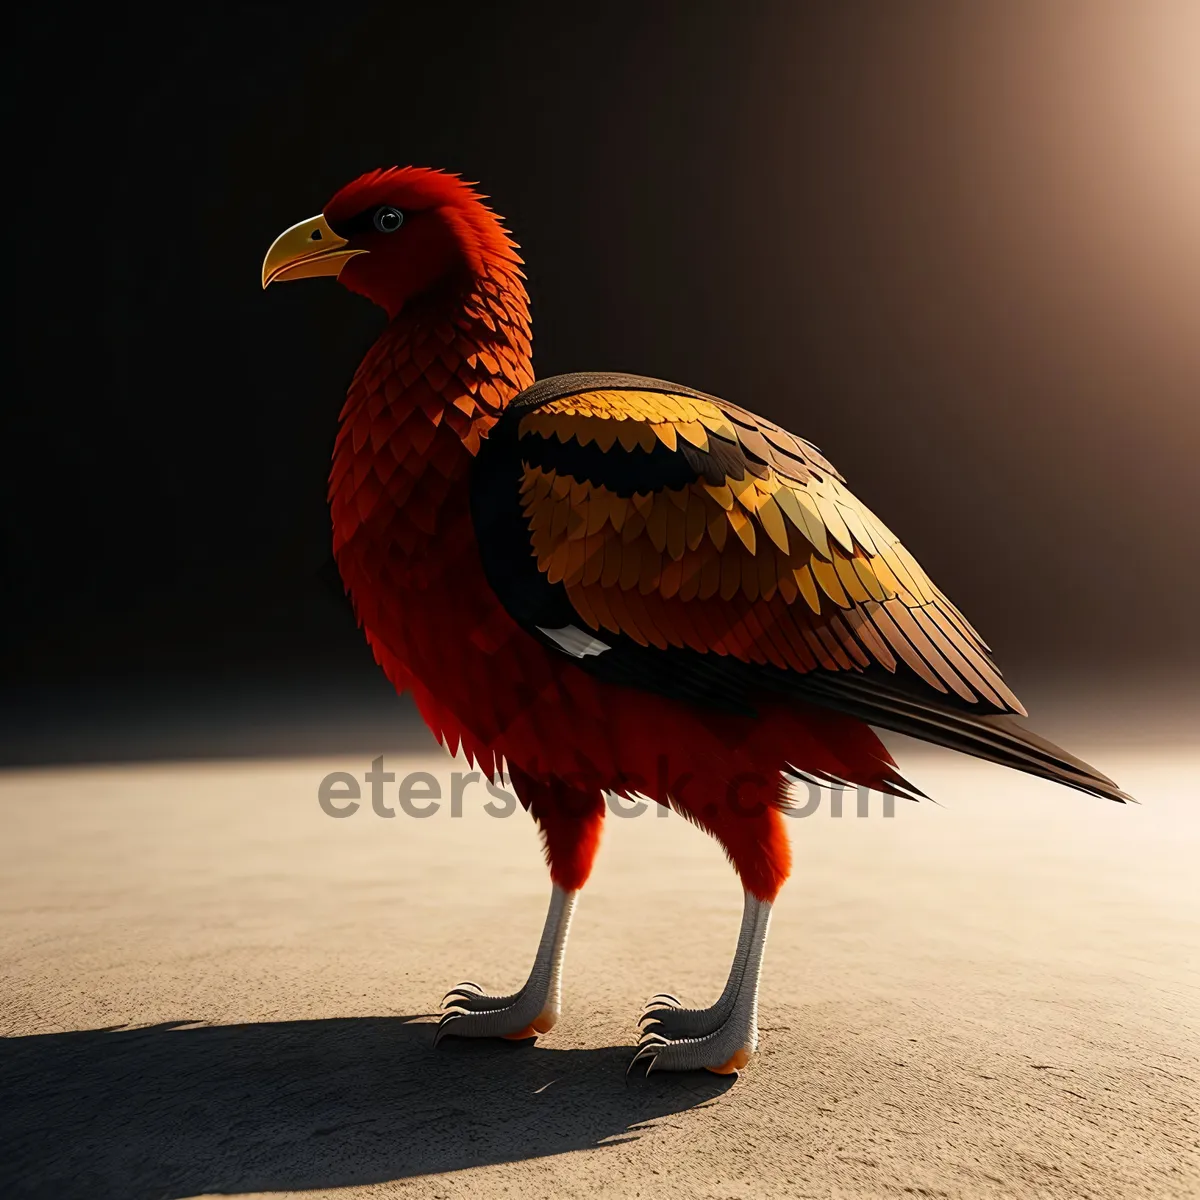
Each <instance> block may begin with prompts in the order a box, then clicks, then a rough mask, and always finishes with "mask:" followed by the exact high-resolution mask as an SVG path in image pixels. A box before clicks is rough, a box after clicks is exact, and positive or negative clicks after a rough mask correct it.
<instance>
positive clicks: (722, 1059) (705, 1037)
mask: <svg viewBox="0 0 1200 1200" xmlns="http://www.w3.org/2000/svg"><path fill="white" fill-rule="evenodd" d="M654 999H655V1000H656V1001H657V1000H659V999H661V997H657V996H656V997H655V998H654ZM720 1008H724V1009H725V1011H724V1013H723V1014H722V1013H721V1012H720V1011H719V1010H720ZM647 1011H648V1013H650V1014H653V1015H654V1022H653V1026H647V1028H646V1029H645V1031H644V1032H643V1033H642V1037H641V1040H640V1041H639V1043H638V1051H637V1053H636V1054H635V1055H634V1056H633V1060H632V1061H631V1062H630V1064H629V1070H632V1069H633V1066H634V1063H638V1062H644V1063H645V1064H646V1074H647V1075H649V1074H650V1072H651V1071H696V1070H700V1069H701V1068H703V1069H704V1070H706V1071H712V1072H714V1073H715V1074H717V1075H733V1074H736V1073H737V1072H738V1071H740V1070H741V1069H742V1068H743V1067H744V1066H745V1065H746V1064H747V1063H748V1062H749V1061H750V1058H751V1056H752V1055H753V1054H754V1051H755V1049H756V1048H757V1045H758V1031H757V1028H756V1021H755V1019H754V1016H753V1015H752V1014H750V1013H746V1012H744V1011H742V1010H741V1009H740V1008H739V1006H738V1005H731V1006H728V1007H726V1006H720V1005H717V1004H714V1005H713V1007H712V1008H700V1009H695V1008H667V1009H666V1010H665V1011H664V1009H663V1007H662V1006H655V1007H653V1008H650V1009H648V1010H647ZM689 1029H695V1030H697V1032H696V1033H690V1034H689V1033H687V1032H685V1031H686V1030H689ZM627 1073H628V1072H627Z"/></svg>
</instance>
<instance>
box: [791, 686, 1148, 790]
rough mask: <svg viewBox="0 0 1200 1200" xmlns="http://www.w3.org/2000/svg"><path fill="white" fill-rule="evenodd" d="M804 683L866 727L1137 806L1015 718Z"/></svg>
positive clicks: (902, 693) (899, 693) (896, 694)
mask: <svg viewBox="0 0 1200 1200" xmlns="http://www.w3.org/2000/svg"><path fill="white" fill-rule="evenodd" d="M814 674H815V673H814ZM804 683H805V684H807V685H808V688H806V690H808V691H809V692H810V694H811V695H812V698H813V699H814V700H817V702H818V703H821V704H824V705H825V706H827V707H829V708H834V709H837V710H839V711H841V712H845V713H848V714H850V715H851V716H855V717H858V718H859V719H860V720H862V721H866V722H867V724H869V725H875V726H878V727H879V728H881V729H890V730H892V731H893V732H894V733H903V734H907V735H908V736H909V737H914V738H919V739H920V740H921V741H923V742H930V743H932V744H934V745H936V746H947V747H949V749H951V750H958V751H960V752H962V753H963V754H970V755H972V756H973V757H974V758H982V759H985V760H986V761H988V762H994V763H999V764H1000V765H1001V766H1005V767H1012V768H1014V769H1015V770H1018V771H1024V772H1025V773H1026V774H1028V775H1037V776H1040V777H1041V778H1042V779H1051V780H1053V781H1054V782H1055V783H1062V784H1065V785H1066V786H1067V787H1072V788H1076V789H1077V790H1079V791H1081V792H1087V793H1088V794H1090V795H1093V796H1103V797H1105V798H1106V799H1108V800H1115V801H1117V802H1118V803H1119V804H1125V803H1127V802H1130V803H1134V804H1136V803H1137V801H1136V800H1134V798H1133V797H1132V796H1130V795H1128V794H1127V793H1126V792H1123V791H1121V789H1120V788H1119V787H1117V785H1116V784H1115V783H1114V782H1113V781H1112V780H1111V779H1109V778H1108V776H1107V775H1102V774H1101V773H1100V772H1099V771H1097V770H1096V768H1095V767H1093V766H1091V765H1090V764H1088V763H1086V762H1084V761H1083V760H1082V759H1079V758H1076V757H1075V756H1074V755H1073V754H1071V753H1069V752H1068V751H1066V750H1064V749H1063V748H1062V747H1061V746H1056V745H1055V744H1054V743H1053V742H1050V741H1047V740H1046V739H1045V738H1043V737H1040V736H1039V735H1038V734H1036V733H1034V732H1033V731H1032V730H1029V729H1026V728H1025V727H1024V726H1023V725H1021V724H1020V722H1019V720H1018V719H1017V718H1016V717H1013V716H1007V715H1003V714H983V713H975V712H971V711H969V710H966V709H965V708H959V707H951V706H949V705H942V704H938V703H935V702H933V701H930V700H927V699H925V698H924V697H923V696H919V695H914V694H912V693H910V692H908V691H907V690H900V689H898V688H896V689H893V688H889V687H886V686H884V687H881V686H880V683H879V681H878V680H872V681H871V682H869V683H868V682H867V681H865V680H863V681H861V682H859V681H857V680H855V679H854V678H853V677H843V678H840V679H839V680H838V687H837V689H836V690H835V689H832V688H830V689H829V690H828V691H826V690H825V689H824V688H821V687H820V683H819V681H818V680H815V679H813V677H812V676H811V675H810V676H805V677H804ZM856 683H857V684H858V686H856ZM814 685H815V686H814ZM797 690H799V689H797ZM813 693H816V694H813Z"/></svg>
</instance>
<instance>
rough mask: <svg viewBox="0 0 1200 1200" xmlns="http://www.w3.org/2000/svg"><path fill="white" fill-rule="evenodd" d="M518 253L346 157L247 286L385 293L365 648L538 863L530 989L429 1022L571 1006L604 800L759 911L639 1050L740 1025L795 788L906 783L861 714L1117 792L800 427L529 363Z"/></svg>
mask: <svg viewBox="0 0 1200 1200" xmlns="http://www.w3.org/2000/svg"><path fill="white" fill-rule="evenodd" d="M520 266H521V259H520V257H519V256H518V253H517V246H516V244H515V243H514V242H513V240H512V239H511V238H510V237H509V235H508V233H507V232H506V231H505V229H504V228H503V226H502V225H501V223H500V221H499V219H498V218H497V217H496V215H495V214H494V213H493V212H492V211H491V210H490V209H489V208H488V207H487V206H486V205H485V204H484V202H483V198H482V197H481V196H480V195H479V194H478V193H476V192H475V191H474V190H473V189H472V187H471V186H470V185H468V184H467V183H465V182H463V181H462V180H460V179H459V178H457V177H456V176H453V175H449V174H445V173H442V172H439V171H433V170H427V169H423V168H417V167H407V168H392V169H390V170H386V171H373V172H371V173H370V174H367V175H363V176H362V177H361V178H359V179H356V180H355V181H354V182H353V183H350V184H348V185H347V186H346V187H344V188H342V190H341V191H339V192H338V193H337V195H335V196H334V197H333V199H332V200H330V202H329V203H328V204H327V205H326V207H325V210H324V213H323V214H321V215H319V216H316V217H313V218H311V219H310V220H307V221H301V222H300V223H299V224H298V225H293V226H292V227H291V228H290V229H288V230H287V231H286V232H284V233H283V234H281V235H280V236H279V237H278V238H277V239H276V241H275V242H274V244H273V245H272V246H271V248H270V250H269V251H268V252H267V256H266V260H265V262H264V263H263V275H262V279H263V286H264V287H266V286H267V285H268V284H270V283H272V282H275V281H278V280H286V279H304V278H308V277H311V276H318V275H332V276H336V277H337V278H338V279H339V280H340V281H341V283H342V284H344V285H345V286H346V287H347V288H349V289H350V290H351V291H354V292H358V293H360V294H362V295H364V296H366V297H367V298H368V299H370V300H372V301H374V302H375V303H376V304H378V305H379V306H380V307H381V308H383V309H384V310H385V311H386V312H387V316H388V324H387V328H386V329H385V330H384V331H383V333H382V335H381V336H380V337H379V340H378V341H377V342H376V343H375V344H374V346H372V348H371V349H370V351H369V352H368V353H367V356H366V358H365V359H364V360H363V362H362V364H361V365H360V366H359V368H358V372H357V373H356V375H355V376H354V380H353V382H352V383H351V385H350V391H349V395H348V397H347V400H346V403H345V406H344V407H343V409H342V414H341V428H340V430H339V433H338V437H337V442H336V446H335V448H334V454H333V469H332V473H331V475H330V484H329V500H330V505H331V508H332V516H333V550H334V556H335V558H336V560H337V564H338V568H339V570H340V572H341V576H342V579H343V581H344V582H345V586H346V588H347V590H348V592H349V594H350V597H351V599H352V601H353V604H354V609H355V612H356V613H357V616H358V620H359V623H360V624H361V625H362V627H363V630H364V631H365V633H366V636H367V641H368V642H369V643H370V646H371V649H372V650H373V651H374V654H375V658H376V661H377V662H378V663H379V665H380V666H381V667H382V668H383V670H384V672H385V673H386V675H387V677H388V678H389V679H390V680H391V682H392V684H393V685H394V686H395V687H396V688H397V690H399V691H410V692H412V694H413V696H414V697H415V699H416V703H417V706H418V708H419V709H420V711H421V715H422V716H423V717H424V719H425V721H426V723H427V724H428V725H429V727H430V729H431V730H433V732H434V734H436V736H437V737H438V739H439V740H440V741H441V742H442V743H443V744H444V745H445V746H447V747H448V748H449V749H450V750H451V751H456V750H458V749H461V750H462V751H463V752H464V753H465V754H466V755H467V756H468V757H470V758H471V759H472V760H474V761H475V762H477V763H478V764H480V766H481V767H482V768H483V769H484V770H485V771H487V772H490V773H491V774H492V775H493V776H496V775H498V774H499V773H500V772H502V771H503V770H504V769H505V768H507V771H508V775H509V779H510V780H511V785H512V787H513V788H514V790H515V791H516V793H517V795H518V797H519V798H520V800H521V802H522V804H523V805H524V806H525V807H526V808H527V809H528V810H529V812H530V813H531V814H532V816H533V818H534V820H535V821H536V822H537V824H538V826H539V827H540V829H541V834H542V838H543V840H544V843H545V852H546V859H547V862H548V864H549V867H550V877H551V880H552V881H553V892H552V898H551V902H550V910H549V913H548V916H547V919H546V925H545V930H544V932H543V935H542V940H541V944H540V946H539V948H538V952H537V956H536V959H535V961H534V965H533V969H532V971H531V973H530V975H529V979H528V981H527V982H526V984H525V985H524V987H522V988H521V990H520V991H519V992H516V993H515V994H514V995H510V996H490V995H486V994H485V993H483V992H482V991H481V990H480V989H479V988H478V987H477V986H476V985H475V984H471V983H464V984H461V985H460V986H459V987H457V988H455V989H453V991H451V992H450V993H448V995H447V997H446V1002H447V1003H448V1011H447V1012H446V1013H445V1015H444V1016H443V1018H442V1023H441V1026H440V1029H439V1033H438V1036H439V1037H440V1036H441V1035H442V1034H444V1033H451V1034H457V1035H459V1036H464V1037H494V1036H502V1037H509V1038H526V1037H530V1036H533V1035H536V1034H538V1033H543V1032H545V1031H546V1030H548V1029H550V1028H551V1027H552V1026H553V1025H554V1023H555V1021H556V1020H557V1019H558V1016H559V1010H560V996H561V985H560V979H561V970H562V961H563V952H564V949H565V946H566V939H567V930H568V926H569V924H570V920H571V913H572V911H573V909H574V906H575V901H576V897H577V896H578V893H579V890H580V888H582V887H583V885H584V883H585V882H586V881H587V878H588V875H589V873H590V872H591V869H592V861H593V859H594V858H595V854H596V848H597V846H598V845H599V842H600V831H601V825H602V823H603V818H604V807H605V793H609V792H610V793H616V794H621V795H633V794H640V795H644V796H648V797H650V798H652V799H653V800H655V801H657V802H658V803H659V804H664V805H670V806H671V807H672V808H675V809H677V810H678V811H679V812H681V813H683V814H684V815H685V816H687V817H688V818H689V819H690V820H692V821H694V822H695V823H696V824H697V825H699V826H701V827H702V828H703V829H705V830H707V831H708V832H709V833H711V834H712V835H713V836H714V837H715V838H716V839H717V841H718V842H720V844H721V845H722V847H723V848H724V850H725V852H726V854H727V855H728V856H729V859H730V860H731V862H732V863H733V866H734V868H735V869H736V871H737V873H738V875H739V876H740V877H741V881H742V884H743V886H744V889H745V908H744V914H743V918H742V926H741V933H740V935H739V937H738V942H737V950H736V953H735V955H734V960H733V966H732V969H731V970H730V973H729V980H728V982H727V984H726V985H725V989H724V991H723V992H722V993H721V996H720V998H719V999H718V1000H717V1001H716V1003H715V1004H713V1005H712V1006H711V1007H709V1008H706V1009H688V1008H683V1007H682V1006H681V1005H680V1004H679V1002H678V1001H677V1000H676V999H675V998H674V997H673V996H670V995H668V994H665V993H664V994H660V995H659V996H656V997H654V998H653V999H652V1000H651V1002H650V1004H649V1006H648V1007H647V1009H646V1012H645V1013H644V1014H643V1023H644V1024H645V1023H646V1022H648V1024H646V1026H645V1029H644V1031H643V1036H642V1042H641V1046H640V1049H639V1050H638V1053H637V1055H636V1056H635V1059H634V1061H637V1060H638V1059H647V1060H649V1062H648V1069H652V1068H653V1069H667V1070H683V1069H689V1068H696V1067H706V1068H708V1069H709V1070H713V1071H717V1072H725V1073H728V1072H731V1071H736V1070H738V1069H739V1068H740V1067H742V1066H743V1065H744V1064H745V1063H746V1062H747V1061H748V1059H749V1057H750V1055H751V1054H752V1053H753V1052H754V1050H755V1048H756V1045H757V1007H758V986H759V971H760V966H761V962H762V955H763V948H764V945H765V942H766V937H767V926H768V923H769V921H770V917H771V904H772V901H773V900H774V899H775V896H776V894H777V893H778V891H779V888H780V887H781V885H782V884H783V882H784V880H785V879H786V878H787V875H788V869H789V865H790V856H789V851H788V840H787V836H786V834H785V830H784V823H783V819H782V816H781V812H782V810H783V809H784V808H786V806H787V804H788V784H789V782H791V781H794V780H796V779H809V780H817V781H821V782H826V783H838V784H850V785H861V786H864V787H868V788H874V789H877V790H879V791H883V792H888V793H892V794H895V795H900V796H904V795H910V796H911V795H919V794H920V793H919V792H917V791H916V789H915V788H913V787H912V786H911V785H910V784H908V783H907V782H906V781H905V780H904V778H903V777H902V776H901V775H900V774H899V772H898V771H897V769H896V764H895V763H894V761H893V760H892V757H891V755H889V753H888V751H887V750H886V749H885V748H884V746H883V744H882V743H881V742H880V741H879V739H878V738H877V737H876V735H875V733H874V732H873V731H872V729H871V726H872V725H876V726H880V727H882V728H885V729H891V730H896V731H898V732H901V733H905V734H909V735H912V736H915V737H918V738H922V739H924V740H925V741H928V742H934V743H937V744H939V745H943V746H950V747H952V748H954V749H956V750H961V751H964V752H966V753H968V754H973V755H975V756H977V757H979V758H984V759H989V760H991V761H992V762H999V763H1004V764H1006V765H1008V766H1011V767H1016V768H1017V769H1019V770H1022V771H1027V772H1029V773H1030V774H1033V775H1041V776H1044V777H1046V778H1049V779H1054V780H1058V781H1059V782H1061V783H1065V784H1068V785H1070V786H1072V787H1076V788H1079V789H1080V790H1082V791H1085V792H1091V793H1093V794H1096V795H1099V796H1107V797H1109V798H1111V799H1113V800H1124V799H1127V797H1126V796H1125V795H1124V793H1122V792H1121V791H1119V790H1118V789H1117V787H1116V785H1115V784H1114V783H1113V782H1112V781H1111V780H1109V779H1106V778H1105V777H1104V776H1103V775H1101V774H1099V773H1098V772H1096V771H1095V770H1093V769H1092V768H1091V767H1090V766H1088V765H1087V764H1086V763H1083V762H1080V761H1079V760H1078V759H1076V758H1073V757H1072V756H1071V755H1069V754H1067V753H1066V752H1065V751H1063V750H1060V749H1059V748H1058V747H1057V746H1053V745H1051V744H1050V743H1048V742H1045V741H1043V740H1041V739H1040V738H1038V737H1036V736H1035V735H1034V734H1032V733H1029V732H1028V731H1026V730H1025V729H1023V728H1022V727H1020V726H1019V725H1018V724H1017V723H1016V722H1015V721H1014V720H1013V717H1012V714H1014V713H1019V714H1022V715H1023V714H1024V709H1023V708H1022V707H1021V704H1020V701H1018V700H1017V698H1016V696H1014V695H1013V693H1012V692H1011V691H1010V690H1009V688H1008V687H1007V685H1006V684H1005V683H1004V681H1003V679H1002V678H1001V677H1000V673H999V671H998V670H997V669H996V667H995V665H994V664H993V662H992V660H991V658H990V655H989V650H988V647H987V646H986V645H985V644H984V642H983V640H982V639H981V638H980V637H979V635H978V634H977V633H976V632H975V630H974V629H973V628H972V627H971V625H970V624H969V623H968V622H967V620H966V618H964V617H963V615H962V614H961V613H960V612H959V611H958V609H957V608H955V607H954V605H953V604H951V603H950V601H949V600H947V599H946V597H945V596H944V595H943V594H942V593H941V592H940V591H939V590H938V589H937V587H935V586H934V584H933V583H931V582H930V580H929V578H928V576H927V575H926V574H925V572H924V571H923V570H922V569H921V568H920V566H918V564H917V562H916V561H915V560H914V558H913V557H912V555H911V554H909V553H908V551H907V550H906V549H905V548H904V547H903V546H902V545H901V544H900V542H899V541H898V540H897V539H896V537H895V535H894V534H892V533H891V532H890V531H889V530H888V528H887V527H886V526H885V525H884V524H883V523H882V522H881V521H880V520H879V518H878V517H876V516H875V515H874V514H873V513H872V512H870V511H869V510H868V509H867V508H866V506H865V505H863V504H862V503H861V502H860V501H859V500H858V499H856V498H855V496H854V495H853V494H852V493H851V492H850V491H849V490H848V488H847V487H846V485H845V483H844V481H843V480H842V477H841V476H840V475H839V474H838V472H837V471H836V470H835V469H834V468H833V467H832V466H831V465H830V464H829V463H828V462H827V461H826V460H825V459H824V458H823V457H822V456H821V454H820V453H819V452H818V451H817V449H816V448H815V447H814V446H812V445H810V444H809V443H808V442H805V441H802V440H801V439H800V438H797V437H794V436H793V435H792V434H790V433H788V432H787V431H786V430H783V429H781V428H779V426H777V425H773V424H772V423H771V422H770V421H767V420H764V419H763V418H762V417H758V416H755V415H754V414H753V413H750V412H747V411H746V410H745V409H743V408H739V407H738V406H737V405H735V404H730V403H729V402H728V401H725V400H721V399H718V398H717V397H715V396H709V395H705V394H704V393H703V392H698V391H695V390H693V389H692V388H689V387H683V386H681V385H679V384H674V383H668V382H665V381H663V380H661V379H647V378H642V377H639V376H633V375H605V374H581V375H561V376H556V377H554V378H549V379H542V380H540V381H538V382H537V383H535V382H534V374H533V363H532V359H531V347H530V322H529V301H528V297H527V295H526V292H525V287H524V285H523V284H522V279H523V275H522V272H521V269H520Z"/></svg>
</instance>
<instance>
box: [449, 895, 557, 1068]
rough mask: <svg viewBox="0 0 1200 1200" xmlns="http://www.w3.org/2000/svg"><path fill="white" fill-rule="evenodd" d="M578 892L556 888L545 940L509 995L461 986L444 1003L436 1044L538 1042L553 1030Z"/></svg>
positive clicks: (473, 985) (450, 992) (477, 986)
mask: <svg viewBox="0 0 1200 1200" xmlns="http://www.w3.org/2000/svg"><path fill="white" fill-rule="evenodd" d="M578 895H579V893H578V892H568V891H564V889H562V888H560V887H559V886H558V885H557V884H555V885H554V890H553V892H552V893H551V895H550V909H549V911H548V912H547V913H546V924H545V926H544V927H543V929H542V940H541V942H540V943H539V944H538V949H537V955H536V956H535V957H534V960H533V969H532V970H531V971H530V972H529V979H528V980H527V981H526V983H525V986H524V987H523V988H521V990H520V991H519V992H514V993H513V994H512V995H511V996H489V995H486V994H485V993H484V992H483V991H482V990H481V989H480V988H479V985H478V984H474V983H460V984H459V985H458V987H456V988H451V990H450V991H448V992H447V993H446V995H445V997H444V998H443V1000H442V1004H443V1007H445V1008H446V1010H447V1011H446V1013H445V1015H444V1016H443V1017H442V1019H441V1021H440V1022H439V1023H438V1029H437V1033H436V1035H435V1036H434V1040H433V1044H434V1045H435V1046H436V1045H437V1043H438V1042H439V1041H441V1039H442V1038H443V1037H444V1036H446V1035H447V1034H449V1035H451V1036H454V1037H506V1038H527V1037H536V1036H537V1035H538V1034H539V1033H545V1032H547V1031H548V1030H549V1029H552V1028H553V1027H554V1024H555V1023H556V1022H557V1021H558V1017H559V1013H560V1011H561V1006H562V964H563V957H564V955H565V953H566V949H567V933H568V931H569V930H570V928H571V914H572V913H573V912H574V911H575V900H576V897H577V896H578Z"/></svg>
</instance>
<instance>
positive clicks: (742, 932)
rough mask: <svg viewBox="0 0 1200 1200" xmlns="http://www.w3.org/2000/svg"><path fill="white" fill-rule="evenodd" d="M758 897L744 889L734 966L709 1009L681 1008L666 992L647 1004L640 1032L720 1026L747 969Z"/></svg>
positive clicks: (690, 1031)
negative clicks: (722, 989) (717, 997)
mask: <svg viewBox="0 0 1200 1200" xmlns="http://www.w3.org/2000/svg"><path fill="white" fill-rule="evenodd" d="M758 903H759V902H758V900H757V899H756V898H755V896H754V895H753V893H751V892H746V893H745V900H744V903H743V906H742V925H741V928H740V929H739V930H738V940H737V949H736V950H735V951H734V954H733V965H732V966H731V967H730V968H729V978H728V979H727V980H726V982H725V990H724V991H723V992H722V993H721V995H720V997H719V999H718V1000H717V1002H716V1003H715V1004H714V1005H712V1006H711V1007H710V1008H684V1007H683V1006H682V1005H680V1003H679V1001H678V1000H677V999H676V998H675V997H674V996H672V995H669V994H668V993H666V992H660V993H659V994H658V995H657V996H652V997H651V998H650V1000H649V1001H648V1002H647V1004H646V1011H645V1012H644V1013H642V1017H641V1020H640V1021H639V1022H638V1024H639V1025H642V1026H643V1027H644V1028H643V1033H657V1034H661V1035H662V1036H663V1037H665V1038H667V1039H669V1040H673V1039H675V1038H685V1037H688V1038H694V1037H703V1036H704V1035H705V1034H709V1033H712V1032H713V1031H714V1030H716V1029H719V1028H720V1027H721V1026H722V1025H723V1024H724V1023H725V1021H726V1019H727V1018H728V1016H729V1014H730V1012H732V1010H733V1002H734V1000H735V999H736V997H737V994H738V988H739V987H740V986H741V983H742V975H743V974H744V973H745V970H746V956H747V955H748V954H749V953H750V940H751V938H752V937H753V935H754V922H755V918H756V916H757V914H758Z"/></svg>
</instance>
